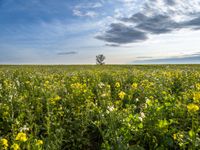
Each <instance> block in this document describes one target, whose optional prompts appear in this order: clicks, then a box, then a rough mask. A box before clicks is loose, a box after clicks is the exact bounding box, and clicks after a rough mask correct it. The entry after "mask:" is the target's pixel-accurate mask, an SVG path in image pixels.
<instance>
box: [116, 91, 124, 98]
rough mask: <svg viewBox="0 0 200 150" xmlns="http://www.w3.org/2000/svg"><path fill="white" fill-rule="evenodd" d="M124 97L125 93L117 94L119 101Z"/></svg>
mask: <svg viewBox="0 0 200 150" xmlns="http://www.w3.org/2000/svg"><path fill="white" fill-rule="evenodd" d="M125 95H126V93H125V92H123V91H121V92H120V93H119V94H118V96H119V98H120V99H124V96H125Z"/></svg>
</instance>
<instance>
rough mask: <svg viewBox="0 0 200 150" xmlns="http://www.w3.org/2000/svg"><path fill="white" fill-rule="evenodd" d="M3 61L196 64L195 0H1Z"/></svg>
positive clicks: (199, 4)
mask: <svg viewBox="0 0 200 150" xmlns="http://www.w3.org/2000/svg"><path fill="white" fill-rule="evenodd" d="M0 29H1V30H0V63H1V64H94V63H95V56H96V55H97V54H104V55H105V56H106V63H109V64H132V63H200V44H199V41H200V30H199V29H200V1H199V0H190V1H188V0H0Z"/></svg>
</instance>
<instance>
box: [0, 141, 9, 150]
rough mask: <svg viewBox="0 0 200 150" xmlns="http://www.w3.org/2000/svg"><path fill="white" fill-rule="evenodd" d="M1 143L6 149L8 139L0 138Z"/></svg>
mask: <svg viewBox="0 0 200 150" xmlns="http://www.w3.org/2000/svg"><path fill="white" fill-rule="evenodd" d="M1 145H2V146H3V147H4V149H7V147H8V140H7V139H1Z"/></svg>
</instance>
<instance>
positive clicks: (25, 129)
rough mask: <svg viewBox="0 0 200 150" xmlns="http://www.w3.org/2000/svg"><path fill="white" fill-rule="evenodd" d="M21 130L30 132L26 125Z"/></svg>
mask: <svg viewBox="0 0 200 150" xmlns="http://www.w3.org/2000/svg"><path fill="white" fill-rule="evenodd" d="M19 130H20V132H22V131H29V128H28V127H27V126H26V125H25V126H23V127H21V128H20V129H19Z"/></svg>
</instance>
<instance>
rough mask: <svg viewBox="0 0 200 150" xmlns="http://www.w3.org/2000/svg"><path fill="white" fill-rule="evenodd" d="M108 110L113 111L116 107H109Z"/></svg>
mask: <svg viewBox="0 0 200 150" xmlns="http://www.w3.org/2000/svg"><path fill="white" fill-rule="evenodd" d="M107 108H108V110H109V111H113V110H114V109H115V107H114V106H108V107H107Z"/></svg>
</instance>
